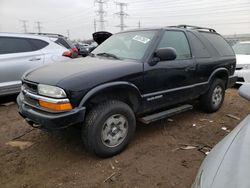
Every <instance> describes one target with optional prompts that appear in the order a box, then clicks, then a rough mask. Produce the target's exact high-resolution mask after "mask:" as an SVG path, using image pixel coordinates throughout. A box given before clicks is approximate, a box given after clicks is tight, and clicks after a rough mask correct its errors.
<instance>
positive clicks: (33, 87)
mask: <svg viewBox="0 0 250 188" xmlns="http://www.w3.org/2000/svg"><path fill="white" fill-rule="evenodd" d="M22 85H23V87H24V89H25V90H27V91H28V92H30V93H34V94H37V84H36V83H33V82H28V81H23V84H22Z"/></svg>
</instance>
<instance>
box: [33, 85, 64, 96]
mask: <svg viewBox="0 0 250 188" xmlns="http://www.w3.org/2000/svg"><path fill="white" fill-rule="evenodd" d="M38 93H39V94H40V95H44V96H48V97H53V98H65V97H66V93H65V92H64V90H63V89H61V88H59V87H55V86H49V85H44V84H38Z"/></svg>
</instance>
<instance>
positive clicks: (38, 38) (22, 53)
mask: <svg viewBox="0 0 250 188" xmlns="http://www.w3.org/2000/svg"><path fill="white" fill-rule="evenodd" d="M77 55H78V52H77V49H76V48H75V46H73V45H72V44H71V43H70V41H68V40H67V39H66V38H65V37H63V36H61V35H55V34H41V33H40V34H14V33H0V62H1V63H0V96H3V95H8V94H13V93H19V92H20V87H21V77H22V75H23V74H24V72H26V71H27V70H29V69H32V68H36V67H39V66H43V65H46V64H51V63H55V62H66V61H68V60H70V59H71V58H75V57H77Z"/></svg>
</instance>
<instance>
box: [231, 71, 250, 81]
mask: <svg viewBox="0 0 250 188" xmlns="http://www.w3.org/2000/svg"><path fill="white" fill-rule="evenodd" d="M234 75H235V76H237V77H238V79H237V81H236V83H237V84H243V83H245V82H248V83H250V70H249V69H246V70H236V71H235V74H234Z"/></svg>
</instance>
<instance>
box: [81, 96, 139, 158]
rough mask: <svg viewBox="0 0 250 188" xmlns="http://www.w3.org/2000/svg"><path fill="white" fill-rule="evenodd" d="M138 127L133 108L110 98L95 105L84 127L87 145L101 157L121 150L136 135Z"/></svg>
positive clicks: (83, 135)
mask: <svg viewBox="0 0 250 188" xmlns="http://www.w3.org/2000/svg"><path fill="white" fill-rule="evenodd" d="M135 127H136V120H135V115H134V112H133V111H132V109H131V108H130V107H129V106H128V105H127V104H126V103H123V102H121V101H118V100H109V101H106V102H103V103H100V104H98V105H97V106H95V107H93V108H92V109H91V111H90V112H89V113H88V115H87V117H86V121H85V124H84V125H83V127H82V139H83V141H84V144H85V147H86V148H87V149H88V150H89V151H91V152H92V153H95V154H96V155H98V156H100V157H110V156H113V155H116V154H118V153H119V152H121V151H122V150H123V149H124V148H125V147H126V146H127V144H128V143H129V141H130V140H131V138H132V136H133V135H134V132H135Z"/></svg>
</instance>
